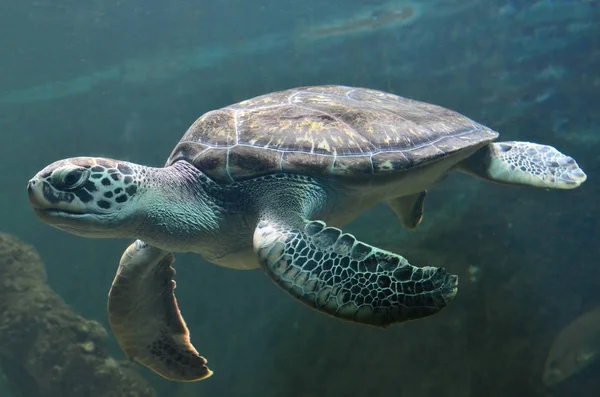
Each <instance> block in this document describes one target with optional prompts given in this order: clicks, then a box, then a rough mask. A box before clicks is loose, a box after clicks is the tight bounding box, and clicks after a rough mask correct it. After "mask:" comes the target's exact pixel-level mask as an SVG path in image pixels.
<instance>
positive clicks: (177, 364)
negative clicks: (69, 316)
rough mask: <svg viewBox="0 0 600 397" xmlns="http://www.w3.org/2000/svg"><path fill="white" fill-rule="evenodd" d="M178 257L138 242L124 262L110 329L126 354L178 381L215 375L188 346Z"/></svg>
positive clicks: (115, 284)
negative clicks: (177, 288)
mask: <svg viewBox="0 0 600 397" xmlns="http://www.w3.org/2000/svg"><path fill="white" fill-rule="evenodd" d="M174 261H175V258H174V257H173V254H171V253H170V252H166V251H163V250H161V249H158V248H156V247H152V246H149V245H147V244H146V243H144V242H142V241H140V240H137V241H135V242H134V243H133V244H131V245H130V246H129V247H128V248H127V250H125V252H124V253H123V256H122V257H121V262H120V263H119V269H118V270H117V275H116V276H115V279H114V281H113V283H112V287H111V289H110V292H109V294H108V295H109V299H108V314H109V321H110V327H111V329H112V331H113V333H114V335H115V337H116V338H117V341H118V342H119V345H120V346H121V348H122V349H123V351H124V352H125V354H126V355H127V356H128V357H129V358H130V359H133V360H136V361H138V362H139V363H140V364H142V365H144V366H146V367H148V368H150V369H151V370H153V371H154V372H156V373H157V374H159V375H161V376H163V377H165V378H167V379H170V380H176V381H183V382H191V381H197V380H201V379H204V378H207V377H209V376H210V375H212V371H211V370H210V369H208V367H207V366H206V360H205V359H204V357H202V356H200V355H199V354H198V352H197V351H196V349H195V348H194V346H192V344H191V342H190V335H189V332H188V329H187V327H186V325H185V321H184V320H183V317H182V316H181V313H180V312H179V307H178V306H177V300H176V299H175V295H174V294H173V290H174V289H175V281H173V276H174V275H175V270H174V269H173V268H172V267H171V265H172V264H173V262H174Z"/></svg>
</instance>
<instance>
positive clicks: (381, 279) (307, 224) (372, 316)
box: [254, 213, 458, 327]
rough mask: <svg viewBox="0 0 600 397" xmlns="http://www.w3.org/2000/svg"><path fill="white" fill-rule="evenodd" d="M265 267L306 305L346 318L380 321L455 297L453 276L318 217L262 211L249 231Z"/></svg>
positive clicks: (431, 309)
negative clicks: (416, 263) (272, 214)
mask: <svg viewBox="0 0 600 397" xmlns="http://www.w3.org/2000/svg"><path fill="white" fill-rule="evenodd" d="M254 250H255V252H256V253H257V255H258V260H259V262H260V264H261V265H262V267H263V269H264V270H265V271H266V273H267V274H268V275H269V276H270V277H271V279H272V280H273V281H275V283H276V284H277V285H279V286H280V287H281V288H283V289H284V290H286V291H287V292H288V293H290V294H291V295H292V296H293V297H295V298H297V299H298V300H300V301H301V302H303V303H305V304H306V305H308V306H310V307H312V308H314V309H316V310H319V311H321V312H324V313H327V314H330V315H333V316H335V317H339V318H342V319H345V320H349V321H353V322H358V323H363V324H369V325H374V326H379V327H386V326H388V325H390V324H392V323H395V322H401V321H406V320H412V319H417V318H420V317H425V316H429V315H432V314H434V313H436V312H438V311H439V310H441V309H442V308H443V307H445V306H446V305H447V304H448V303H449V302H450V301H451V300H452V299H453V298H454V296H455V295H456V291H457V284H458V277H457V276H454V275H450V274H448V273H447V272H446V271H445V270H444V269H441V268H435V267H422V268H418V267H415V266H411V265H410V264H409V263H408V262H407V260H406V259H404V258H403V257H401V256H399V255H396V254H394V253H392V252H389V251H384V250H381V249H379V248H376V247H372V246H370V245H367V244H364V243H362V242H360V241H358V240H357V239H356V238H355V237H354V236H352V235H350V234H346V233H342V231H341V230H339V229H336V228H333V227H327V226H326V225H325V223H323V222H321V221H308V220H305V219H300V217H295V216H293V215H291V214H289V213H288V215H287V216H286V217H270V216H266V217H263V219H262V220H261V221H260V222H259V223H258V226H257V227H256V229H255V231H254Z"/></svg>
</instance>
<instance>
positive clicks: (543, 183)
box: [458, 141, 587, 189]
mask: <svg viewBox="0 0 600 397" xmlns="http://www.w3.org/2000/svg"><path fill="white" fill-rule="evenodd" d="M458 169H459V170H460V171H463V172H466V173H468V174H471V175H475V176H478V177H481V178H484V179H487V180H489V181H492V182H499V183H506V184H512V185H526V186H533V187H539V188H550V189H574V188H576V187H578V186H579V185H581V184H582V183H583V182H585V180H586V178H587V177H586V175H585V173H584V172H583V171H582V170H581V169H580V168H579V166H578V165H577V163H576V162H575V160H573V159H572V158H571V157H569V156H566V155H564V154H562V153H561V152H559V151H558V150H556V149H555V148H553V147H552V146H547V145H540V144H537V143H530V142H516V141H511V142H498V143H490V144H488V145H486V146H484V147H482V148H481V149H479V150H478V151H477V152H475V153H474V154H473V155H472V156H470V157H468V158H467V159H465V160H464V161H462V162H461V163H460V164H458Z"/></svg>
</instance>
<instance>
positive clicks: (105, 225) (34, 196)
mask: <svg viewBox="0 0 600 397" xmlns="http://www.w3.org/2000/svg"><path fill="white" fill-rule="evenodd" d="M143 168H144V167H142V166H138V165H136V164H132V163H128V162H125V161H117V160H110V159H104V158H92V157H75V158H70V159H66V160H60V161H56V162H54V163H52V164H50V165H49V166H47V167H46V168H44V169H43V170H41V171H40V172H39V173H37V174H36V175H35V176H34V177H33V178H32V179H31V180H30V181H29V183H28V185H27V193H28V195H29V201H30V203H31V205H32V207H33V208H34V209H35V211H36V213H37V215H38V217H40V218H41V219H42V220H43V221H44V222H46V223H48V224H50V225H52V226H54V227H57V228H59V229H62V230H64V231H67V232H69V233H73V234H76V235H80V236H85V237H119V236H121V235H129V234H130V233H127V232H126V230H124V229H127V228H125V227H124V226H131V222H130V221H131V217H132V214H134V213H135V211H134V209H133V207H134V205H132V204H133V203H134V202H135V201H136V198H137V197H136V196H137V195H138V193H139V184H140V181H141V172H140V171H141V170H142V169H143Z"/></svg>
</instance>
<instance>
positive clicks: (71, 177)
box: [64, 170, 83, 187]
mask: <svg viewBox="0 0 600 397" xmlns="http://www.w3.org/2000/svg"><path fill="white" fill-rule="evenodd" d="M82 176H83V172H81V171H79V170H75V171H71V172H69V173H68V174H67V175H65V179H64V183H65V186H66V187H69V186H73V185H75V184H76V183H77V182H78V181H79V180H80V179H81V177H82Z"/></svg>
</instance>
